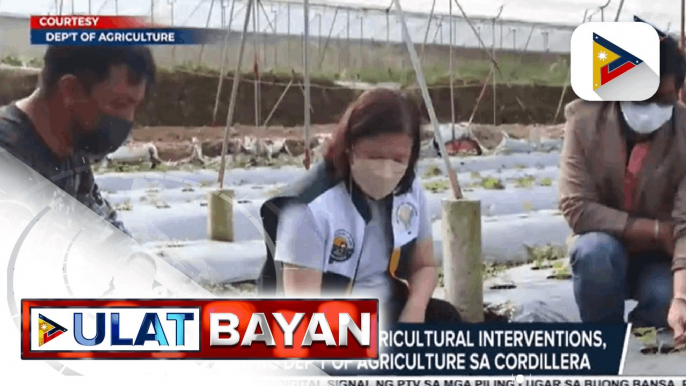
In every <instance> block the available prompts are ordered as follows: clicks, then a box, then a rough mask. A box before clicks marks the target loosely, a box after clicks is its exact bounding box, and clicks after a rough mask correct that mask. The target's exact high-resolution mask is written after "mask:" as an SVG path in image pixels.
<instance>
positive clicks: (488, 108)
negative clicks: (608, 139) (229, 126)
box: [0, 69, 576, 127]
mask: <svg viewBox="0 0 686 386" xmlns="http://www.w3.org/2000/svg"><path fill="white" fill-rule="evenodd" d="M37 80H38V74H37V72H34V71H19V70H11V69H2V70H0V82H1V83H2V85H3V88H2V91H0V103H2V104H5V103H8V102H11V101H12V100H15V99H18V98H21V97H24V96H26V95H28V94H30V93H31V91H32V90H33V88H34V87H35V85H36V83H37ZM232 80H233V79H232V78H226V79H225V82H224V87H223V92H222V95H221V96H220V103H219V109H218V114H217V120H218V121H219V122H218V123H217V125H218V126H221V125H222V122H224V121H225V119H226V114H227V111H228V104H229V94H230V90H231V83H232ZM242 80H243V81H242V82H241V85H240V87H239V93H238V99H237V106H236V112H235V118H234V122H235V123H237V124H243V125H255V86H254V81H253V80H252V79H251V77H250V76H249V75H247V76H243V77H242ZM260 80H261V84H260V86H259V96H260V97H259V105H258V111H259V116H260V125H262V124H263V122H264V120H265V119H266V118H267V117H268V116H269V114H270V113H271V111H272V109H273V108H274V106H275V105H276V103H277V101H278V100H279V98H280V97H281V95H282V94H283V92H284V90H285V89H286V87H287V85H288V83H289V81H290V80H291V79H290V78H282V77H281V78H280V77H277V76H274V75H270V74H262V75H261V78H260ZM217 85H218V79H217V76H216V75H209V74H208V75H206V74H198V73H190V72H182V71H175V72H169V71H160V73H159V77H158V82H157V84H156V86H155V87H154V89H153V90H152V93H151V96H150V98H148V100H147V102H146V104H145V106H143V108H142V109H141V110H140V112H139V114H138V117H137V122H138V124H139V125H141V126H172V127H178V126H180V127H202V126H212V125H213V122H212V112H213V109H214V101H215V95H216V92H217ZM481 89H482V85H481V84H468V85H463V84H457V85H456V86H455V92H454V94H455V114H456V120H457V121H467V120H469V117H470V116H471V114H472V110H473V109H474V104H475V103H476V100H477V99H478V97H479V94H480V92H481ZM360 92H361V90H356V89H351V88H348V87H344V86H341V85H338V84H336V83H335V82H333V81H326V80H312V89H311V98H312V116H311V122H312V123H313V124H328V123H332V122H335V121H337V120H338V118H339V117H340V116H341V115H342V114H343V112H344V111H345V108H346V107H347V106H348V104H349V103H350V102H351V101H352V100H354V98H355V97H356V96H357V95H358V94H359V93H360ZM411 92H412V93H414V94H415V95H417V96H419V93H418V92H417V90H411ZM430 92H431V96H432V101H433V104H434V107H435V109H436V114H437V116H438V119H439V120H440V121H442V122H447V121H450V119H451V115H452V113H451V106H450V103H451V102H450V88H449V87H447V86H445V85H434V86H432V87H431V90H430ZM493 94H494V93H493V89H492V87H491V86H490V85H489V86H488V88H487V89H486V92H485V94H484V97H483V100H482V102H481V104H480V106H479V109H478V110H477V113H476V115H475V117H474V123H485V124H494V123H495V124H509V123H518V124H551V123H553V120H554V118H555V114H556V112H557V107H558V103H559V100H560V96H561V94H562V87H554V86H542V85H540V86H539V85H509V86H508V85H505V84H502V85H498V87H497V90H496V99H497V108H496V112H495V122H494V111H493V105H494V103H493ZM574 98H576V96H575V95H574V93H573V92H572V90H571V89H567V91H566V93H565V98H564V101H563V102H564V103H566V102H569V101H571V100H573V99H574ZM303 115H304V106H303V94H302V82H301V79H298V78H296V79H295V81H294V82H293V84H292V86H291V87H290V88H289V90H288V91H287V92H286V94H285V96H284V97H283V100H282V101H281V103H280V104H279V106H278V108H277V109H276V110H275V111H274V114H273V116H272V117H271V120H270V122H269V125H270V126H271V125H276V126H285V127H293V126H297V125H301V124H302V122H303V121H304V117H303ZM561 119H562V117H561V114H560V116H558V122H559V121H560V120H561Z"/></svg>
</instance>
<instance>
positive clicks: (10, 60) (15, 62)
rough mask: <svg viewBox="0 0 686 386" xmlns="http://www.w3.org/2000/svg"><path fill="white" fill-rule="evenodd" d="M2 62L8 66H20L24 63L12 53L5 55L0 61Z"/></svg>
mask: <svg viewBox="0 0 686 386" xmlns="http://www.w3.org/2000/svg"><path fill="white" fill-rule="evenodd" d="M0 62H1V63H2V64H7V65H8V66H18V67H21V66H23V65H24V63H23V62H22V61H21V60H20V59H19V58H17V57H16V56H13V55H7V56H5V57H4V58H3V59H2V61H0Z"/></svg>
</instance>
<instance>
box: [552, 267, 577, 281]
mask: <svg viewBox="0 0 686 386" xmlns="http://www.w3.org/2000/svg"><path fill="white" fill-rule="evenodd" d="M571 278H572V272H571V271H570V270H569V266H568V265H564V266H562V267H561V268H558V269H556V270H555V271H553V273H552V275H550V276H548V279H555V280H569V279H571Z"/></svg>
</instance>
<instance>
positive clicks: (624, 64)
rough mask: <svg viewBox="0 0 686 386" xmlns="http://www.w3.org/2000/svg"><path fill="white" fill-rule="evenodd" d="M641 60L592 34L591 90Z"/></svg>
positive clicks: (623, 72)
mask: <svg viewBox="0 0 686 386" xmlns="http://www.w3.org/2000/svg"><path fill="white" fill-rule="evenodd" d="M641 63H643V60H641V59H639V58H637V57H636V56H634V55H632V54H630V53H628V52H627V51H625V50H623V49H622V48H620V47H618V46H617V45H615V44H613V43H612V42H610V41H609V40H607V39H605V38H603V37H602V36H600V35H598V34H596V33H594V34H593V90H597V89H598V88H599V87H602V86H604V85H606V84H608V83H609V82H611V81H613V80H614V79H617V77H619V76H621V75H622V74H625V73H626V72H628V71H631V70H632V69H634V68H636V66H638V65H639V64H641Z"/></svg>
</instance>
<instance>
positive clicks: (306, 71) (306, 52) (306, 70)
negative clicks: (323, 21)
mask: <svg viewBox="0 0 686 386" xmlns="http://www.w3.org/2000/svg"><path fill="white" fill-rule="evenodd" d="M303 5H304V6H303V12H304V20H305V31H304V33H303V77H304V81H305V103H304V105H305V107H304V108H305V122H304V125H303V130H304V132H305V133H304V134H305V160H304V164H305V165H304V166H305V169H307V170H309V169H310V162H311V152H310V141H311V139H310V138H311V133H310V48H309V47H310V2H309V0H304V4H303Z"/></svg>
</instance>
